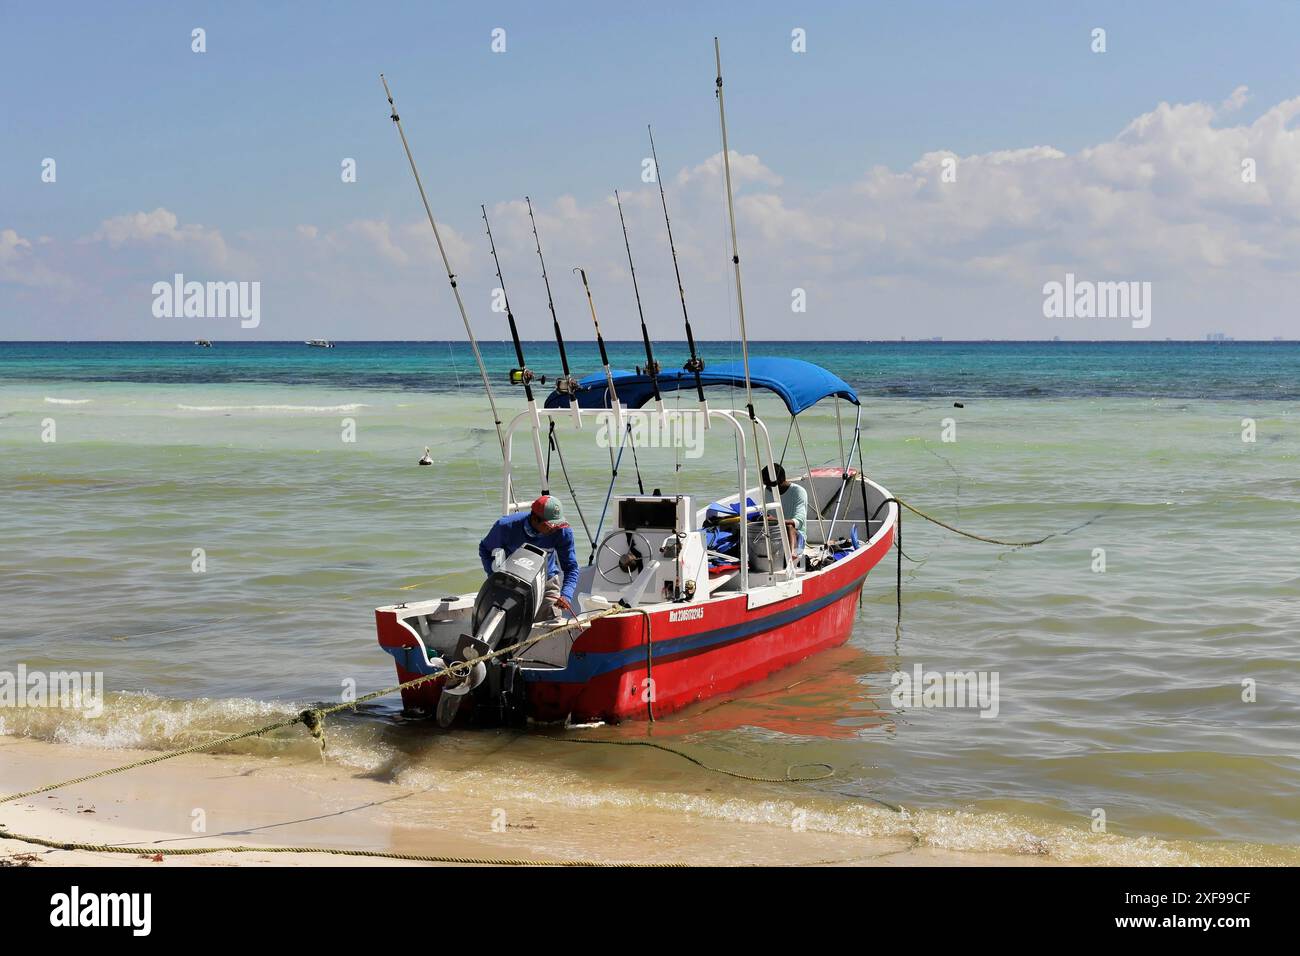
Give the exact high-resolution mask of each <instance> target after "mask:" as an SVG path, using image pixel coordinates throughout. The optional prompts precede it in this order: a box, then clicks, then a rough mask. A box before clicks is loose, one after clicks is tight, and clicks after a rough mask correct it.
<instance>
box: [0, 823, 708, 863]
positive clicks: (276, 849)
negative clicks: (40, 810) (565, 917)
mask: <svg viewBox="0 0 1300 956" xmlns="http://www.w3.org/2000/svg"><path fill="white" fill-rule="evenodd" d="M0 840H17V841H20V842H22V843H31V844H34V845H36V846H45V847H49V848H50V849H52V850H86V851H89V852H91V853H129V854H132V855H134V856H154V855H158V856H203V855H207V854H210V853H324V854H327V855H329V856H354V857H367V858H370V859H381V860H402V861H405V862H408V863H450V864H460V865H464V866H471V865H479V866H566V867H666V868H673V869H676V868H680V867H686V866H690V865H691V864H689V863H673V862H668V863H640V862H637V863H629V862H623V861H619V862H616V863H603V862H599V861H596V860H523V859H511V858H495V857H474V856H434V855H432V854H425V853H398V852H395V851H389V850H341V849H338V848H335V847H323V846H242V845H241V846H194V847H175V848H171V847H162V848H159V847H152V846H147V845H146V846H123V845H121V844H110V843H76V842H72V841H68V840H48V839H46V838H45V837H38V836H29V835H27V834H23V833H13V832H11V831H9V830H6V829H5V828H4V826H3V825H0Z"/></svg>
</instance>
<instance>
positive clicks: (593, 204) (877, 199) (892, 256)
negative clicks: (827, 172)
mask: <svg viewBox="0 0 1300 956" xmlns="http://www.w3.org/2000/svg"><path fill="white" fill-rule="evenodd" d="M1248 100H1249V93H1248V91H1247V90H1246V88H1245V87H1238V88H1237V89H1235V90H1233V91H1232V92H1231V93H1230V94H1229V95H1228V96H1227V97H1226V98H1225V99H1224V100H1222V101H1221V102H1219V103H1217V104H1211V103H1186V104H1169V103H1160V104H1158V105H1156V106H1155V107H1154V108H1152V109H1151V110H1149V111H1148V112H1146V113H1144V114H1142V115H1141V116H1138V117H1135V118H1133V119H1132V121H1131V122H1128V123H1127V124H1125V125H1124V126H1123V127H1122V128H1121V129H1120V131H1119V132H1118V133H1117V134H1116V135H1115V136H1114V137H1112V138H1110V139H1108V140H1106V141H1104V142H1100V143H1096V144H1093V145H1090V146H1087V147H1084V148H1081V149H1078V150H1076V151H1073V152H1069V153H1067V152H1065V151H1063V150H1061V149H1059V148H1056V147H1054V146H1052V145H1050V144H1048V143H1041V142H1040V143H1039V144H1036V145H1031V146H1027V147H1022V148H1005V149H990V150H987V151H985V152H981V153H976V154H972V155H966V156H959V155H957V154H956V153H953V152H951V151H948V150H943V149H936V150H933V151H930V152H926V153H923V154H921V155H920V156H918V157H917V159H916V160H915V161H914V162H912V163H911V164H910V165H908V166H906V167H905V168H902V169H889V168H886V167H883V166H881V167H875V168H871V169H866V170H864V171H863V172H862V173H861V175H859V176H858V177H856V178H855V179H854V180H853V181H851V182H848V183H841V184H837V185H835V186H833V187H829V188H827V189H825V190H824V191H822V192H820V193H808V192H806V191H802V192H801V191H799V190H797V189H795V188H793V185H794V184H792V183H789V182H787V177H783V176H782V175H781V174H780V173H778V172H777V171H776V170H773V169H771V168H770V167H768V166H767V165H765V164H764V163H763V162H762V160H761V159H760V158H759V157H758V156H755V155H752V154H742V153H737V152H733V153H732V154H731V160H732V175H733V181H734V183H735V184H736V187H737V209H736V212H737V227H738V230H739V233H740V236H739V239H740V247H741V253H742V258H743V265H744V278H745V282H746V304H747V306H749V309H748V311H749V318H750V324H751V328H752V329H753V330H754V333H753V334H754V335H755V336H756V337H762V336H765V335H766V336H779V335H782V334H783V333H788V331H789V330H790V322H791V313H790V311H789V304H790V290H791V288H793V287H796V286H798V287H806V288H807V289H808V293H809V299H810V302H811V303H813V304H814V305H815V306H816V307H817V308H819V309H820V310H821V311H816V309H811V310H810V313H809V315H808V316H807V317H806V318H801V319H800V322H801V323H802V324H804V325H805V326H809V327H815V328H816V334H817V335H818V336H819V337H827V338H833V337H836V336H846V337H854V336H858V335H888V336H890V337H893V336H896V335H897V334H899V332H898V330H897V328H896V327H895V326H894V325H892V324H891V320H890V318H889V316H890V314H891V313H890V310H891V309H893V310H895V311H896V312H905V313H906V314H907V316H908V322H907V326H908V328H909V330H910V329H912V328H915V329H916V334H923V333H925V332H926V330H927V329H928V328H930V327H931V325H930V324H928V323H938V327H937V328H935V332H945V333H947V334H966V335H970V336H974V337H977V338H978V337H983V336H986V335H987V336H1001V335H1008V334H1013V335H1016V334H1018V335H1044V334H1051V333H1052V332H1054V331H1060V330H1055V329H1053V330H1045V329H1043V328H1042V325H1041V312H1039V311H1038V307H1039V306H1040V305H1041V295H1040V292H1039V290H1041V287H1042V284H1043V283H1044V282H1045V281H1047V280H1049V279H1053V278H1059V277H1060V276H1061V275H1062V274H1063V273H1064V272H1066V271H1071V272H1074V273H1075V274H1076V275H1079V276H1081V277H1085V278H1090V279H1095V280H1105V279H1136V280H1152V281H1153V282H1155V283H1156V284H1157V293H1156V294H1157V297H1158V301H1159V302H1162V303H1163V302H1168V301H1170V300H1171V298H1181V299H1182V300H1183V301H1185V303H1186V307H1187V308H1188V309H1189V310H1191V312H1190V313H1189V314H1192V313H1194V312H1195V310H1196V309H1197V308H1200V309H1201V310H1202V311H1205V312H1206V313H1207V315H1206V316H1205V317H1204V320H1203V321H1202V320H1201V319H1191V318H1188V319H1186V320H1185V321H1186V322H1188V323H1191V322H1195V323H1196V324H1193V325H1191V326H1190V327H1189V328H1188V329H1186V330H1184V331H1192V332H1194V333H1195V332H1196V331H1197V330H1198V329H1200V328H1203V327H1207V326H1206V325H1205V323H1210V322H1212V323H1213V325H1212V326H1208V327H1215V328H1225V327H1228V324H1227V323H1226V322H1225V321H1224V319H1223V316H1222V315H1220V314H1212V313H1210V310H1211V307H1210V306H1209V305H1205V304H1202V303H1209V302H1212V301H1217V302H1222V301H1236V298H1237V296H1238V294H1239V293H1240V294H1242V295H1247V296H1254V298H1255V299H1256V300H1258V301H1260V302H1263V303H1265V304H1266V305H1267V306H1268V307H1269V308H1276V309H1277V310H1278V316H1279V318H1276V319H1275V320H1274V329H1275V331H1273V333H1272V334H1276V333H1277V332H1280V331H1282V330H1281V329H1280V328H1277V327H1276V326H1277V323H1278V322H1282V321H1289V320H1283V319H1282V318H1280V316H1281V314H1282V313H1281V311H1280V310H1281V308H1282V304H1283V303H1290V301H1291V299H1292V297H1293V290H1294V288H1295V281H1296V278H1297V277H1296V272H1297V268H1300V265H1298V264H1300V130H1297V129H1295V128H1294V127H1295V126H1296V125H1297V122H1296V121H1297V118H1300V97H1297V98H1295V99H1290V100H1285V101H1283V102H1281V103H1277V104H1275V105H1274V106H1272V107H1270V108H1268V109H1265V110H1263V111H1262V112H1261V113H1259V114H1258V115H1257V116H1256V118H1254V119H1253V120H1250V121H1246V120H1244V119H1239V117H1241V116H1242V113H1243V111H1244V109H1245V108H1246V105H1247V103H1248ZM1247 159H1250V160H1253V161H1254V163H1255V167H1256V170H1257V181H1256V182H1253V183H1251V182H1243V180H1242V163H1243V161H1244V160H1247ZM952 160H955V161H956V181H955V182H945V181H944V177H943V172H944V169H945V163H946V161H952ZM662 173H663V175H664V182H665V184H666V188H667V196H668V205H669V209H670V212H671V213H672V217H673V235H674V238H675V239H676V242H677V251H678V256H679V259H680V261H681V266H682V276H683V281H684V284H685V287H686V293H687V297H688V300H689V301H690V302H691V307H692V317H693V320H694V321H695V322H696V331H697V333H698V334H701V335H702V336H706V337H707V336H710V335H712V336H716V337H726V336H728V335H730V334H733V332H734V319H729V318H728V315H729V312H728V310H729V308H732V306H731V304H730V302H731V296H732V293H731V292H730V291H729V288H728V286H729V283H730V273H731V267H730V249H729V239H728V234H727V229H726V223H725V214H724V212H723V208H722V202H723V196H722V180H721V177H722V157H721V154H720V153H715V154H714V155H712V156H710V157H708V158H706V159H704V160H703V161H701V162H698V163H695V164H693V165H688V166H686V167H685V168H682V169H681V170H679V171H676V172H670V171H668V170H664V171H662ZM622 195H623V204H624V211H625V213H626V217H627V225H628V233H629V238H630V241H631V245H632V249H633V253H634V256H635V260H636V267H637V277H638V280H639V282H640V287H641V295H642V298H643V301H644V304H645V307H646V313H647V318H648V320H649V321H650V322H651V324H652V326H654V327H655V328H657V329H662V330H663V334H671V335H677V334H680V327H679V321H680V319H679V316H680V308H679V306H678V305H677V302H676V282H675V280H674V278H673V275H672V262H671V259H670V257H669V255H668V248H667V241H666V236H665V233H664V229H663V219H662V212H661V210H660V208H659V195H658V190H657V188H656V187H655V186H654V185H653V184H640V183H638V184H636V185H632V186H629V188H628V191H627V192H625V193H623V194H622ZM444 207H445V208H444V211H448V210H449V209H454V210H455V212H456V213H457V218H456V220H455V224H453V223H451V222H440V223H439V229H440V231H441V233H442V237H443V242H444V244H445V246H446V249H447V254H448V256H449V257H450V259H451V264H452V267H453V269H454V270H455V271H456V272H457V274H458V275H459V276H460V277H461V278H462V280H463V281H462V282H461V290H462V293H463V294H464V296H465V300H466V305H467V309H468V310H469V312H470V315H471V319H472V320H473V321H474V322H475V323H476V325H480V326H481V331H482V334H484V335H486V336H491V335H492V334H494V330H497V326H496V325H494V324H493V323H495V322H497V321H498V319H499V318H500V317H499V316H496V315H494V314H492V313H491V312H489V311H488V304H489V298H490V293H491V289H492V287H493V286H495V285H496V278H495V276H494V275H493V272H494V270H493V269H492V266H491V260H490V258H489V257H488V252H487V244H486V239H485V238H484V237H483V234H482V222H481V220H480V219H479V218H478V209H477V207H476V206H473V205H471V204H469V203H468V202H463V203H458V204H444ZM416 208H417V209H418V207H416ZM533 209H534V212H535V213H536V216H537V227H538V230H539V232H540V234H541V240H542V244H543V248H544V250H545V253H546V258H547V265H548V267H549V271H550V278H551V285H552V290H553V292H554V295H555V299H556V305H557V310H558V311H559V313H560V315H561V320H562V322H564V323H565V324H566V327H568V328H570V329H571V331H570V334H579V335H580V334H581V332H582V331H585V330H586V329H587V325H588V324H589V323H588V322H587V320H586V301H585V298H583V296H582V293H581V287H580V286H579V285H578V283H577V280H576V278H574V277H573V276H572V275H571V274H570V273H571V270H572V269H573V267H575V266H578V265H581V266H583V267H584V268H586V269H587V271H588V275H589V276H590V278H591V280H592V289H593V295H594V296H595V298H596V303H597V307H598V309H599V310H600V315H601V322H602V326H604V327H605V330H606V334H607V335H610V336H611V337H618V336H626V337H631V336H635V334H636V327H635V324H634V323H635V315H636V313H635V300H634V298H633V296H632V292H631V284H630V281H629V277H628V273H627V262H626V257H625V253H624V249H623V240H622V233H621V230H620V228H619V221H618V216H617V213H616V211H615V210H614V208H613V197H612V196H601V197H596V198H592V199H581V200H580V199H578V198H576V197H575V196H573V195H567V194H566V195H561V196H558V197H556V198H553V199H539V198H537V197H534V200H533ZM489 214H490V215H491V217H492V226H493V232H494V234H495V235H496V238H497V245H498V249H499V251H500V254H501V259H502V269H503V273H504V275H505V277H506V282H507V287H508V288H509V290H510V297H511V302H512V305H514V307H515V312H516V314H517V316H518V317H519V320H520V323H521V328H522V330H523V331H524V334H525V335H529V334H532V335H535V336H537V337H544V336H546V335H548V334H549V315H548V313H547V311H546V307H545V294H544V291H543V289H542V286H541V279H540V274H539V270H538V264H537V260H536V253H535V251H534V246H533V237H532V231H531V228H530V224H529V221H528V215H527V208H526V206H525V205H524V203H523V201H522V200H518V199H516V200H510V201H503V202H498V203H496V204H493V205H490V206H489ZM96 247H98V251H97V252H93V254H90V255H88V256H87V255H83V257H82V259H81V260H78V261H75V262H73V261H66V260H67V250H68V244H67V243H64V242H59V241H55V242H51V243H46V244H42V243H41V242H38V241H35V240H30V239H26V238H23V237H21V236H19V235H18V234H17V232H15V231H14V230H12V229H6V230H4V231H2V232H0V279H3V280H4V281H6V282H10V283H14V282H17V283H24V284H28V285H31V284H34V283H35V282H36V281H37V279H36V278H35V277H38V276H43V277H44V281H50V277H51V276H52V275H54V274H56V273H59V274H75V275H77V276H78V277H79V278H82V277H83V276H85V277H89V278H88V279H86V280H85V282H86V284H88V285H89V284H93V282H94V281H95V276H96V274H97V271H99V272H104V273H108V272H110V271H111V270H108V269H106V268H103V269H99V268H98V267H99V266H101V265H102V262H101V261H100V260H101V259H102V258H103V257H104V256H105V255H107V252H108V250H112V251H113V253H114V254H115V255H117V256H119V257H122V258H127V257H131V256H136V257H138V260H139V261H143V262H145V264H147V265H149V266H150V268H153V269H157V268H160V267H162V266H163V265H166V264H168V263H169V262H170V261H171V260H172V259H175V258H178V255H177V250H188V251H191V252H194V253H198V254H201V255H202V256H203V257H204V259H205V261H207V262H209V263H215V264H221V263H227V264H228V268H227V271H230V270H231V269H233V268H234V267H233V266H231V265H229V263H233V262H236V261H239V262H263V263H266V264H267V268H266V270H265V271H266V273H267V275H266V278H267V279H268V281H271V280H274V286H273V288H274V289H275V292H276V301H277V303H279V304H280V306H281V307H282V308H288V309H293V308H294V307H295V306H294V303H295V302H298V303H302V304H301V305H300V306H298V308H299V309H300V310H301V311H302V312H303V313H306V312H308V311H312V312H314V313H316V314H317V317H316V318H313V319H312V321H313V322H314V323H317V324H314V325H313V326H312V328H311V329H306V328H304V329H302V330H300V331H301V334H306V333H307V332H313V334H316V333H315V332H314V331H313V330H315V329H321V331H320V333H319V334H330V335H341V334H346V332H347V330H348V328H349V326H347V324H346V323H347V322H350V321H354V320H355V315H356V313H357V310H358V308H360V307H361V305H362V304H364V303H366V302H367V301H368V300H370V299H374V300H375V302H376V308H373V309H370V312H371V313H382V316H381V317H375V318H372V319H368V322H388V323H389V324H387V325H383V324H381V325H371V324H368V325H367V326H366V329H365V331H366V333H367V334H376V335H386V336H390V337H402V336H404V335H408V334H419V335H429V334H433V335H458V334H459V317H458V316H456V315H455V312H454V307H453V306H452V302H451V299H450V297H449V296H447V295H446V293H445V287H443V284H442V283H441V282H433V281H431V280H433V279H436V278H437V277H438V275H439V273H440V272H441V268H442V262H441V259H440V257H439V255H438V251H437V248H436V246H435V245H434V242H433V236H432V234H431V232H430V230H429V226H428V223H427V221H425V220H424V219H423V218H422V217H419V216H418V215H411V216H410V217H408V218H405V219H403V220H400V221H390V220H387V219H361V220H355V221H351V222H347V223H341V224H338V225H334V226H330V225H298V226H296V227H289V226H286V228H285V230H284V231H282V232H279V233H276V234H273V235H261V236H253V237H244V236H243V235H242V234H238V233H236V234H233V238H232V239H231V240H230V242H229V243H227V241H226V240H225V239H223V237H222V234H221V232H220V231H218V230H217V229H214V228H210V227H205V226H200V225H194V224H182V223H181V222H179V220H178V217H177V216H176V215H175V214H174V213H172V212H170V211H169V210H167V209H164V208H158V209H155V210H154V211H153V212H135V213H130V214H126V215H122V216H117V217H114V218H111V219H108V220H105V221H104V222H103V223H102V224H101V225H100V226H99V228H98V229H97V230H95V232H94V233H93V234H92V235H91V236H90V237H88V239H87V240H86V241H85V242H84V243H83V248H84V249H85V251H86V252H87V253H91V252H92V251H93V250H95V249H96ZM169 250H170V252H169ZM164 253H165V254H164ZM61 257H62V258H61ZM96 257H99V258H98V259H97V258H96ZM42 270H43V271H42ZM163 274H164V275H167V274H169V270H166V269H164V271H163ZM250 277H259V276H250ZM105 281H107V280H105ZM440 287H441V288H440ZM96 298H97V299H98V300H100V301H105V300H109V299H110V298H111V296H109V295H108V294H107V290H101V291H100V293H99V294H98V295H97V296H96ZM308 303H310V305H308ZM831 305H833V308H830V307H828V306H831ZM1157 308H1160V306H1157ZM328 310H336V311H337V313H338V319H337V322H336V324H335V325H334V326H333V327H332V329H328V328H322V327H321V326H320V325H319V313H321V312H322V311H328ZM1036 313H1037V314H1036ZM862 314H868V315H871V316H878V317H879V318H878V319H873V321H875V322H876V323H877V324H874V325H867V324H864V320H863V319H862V318H861V317H860V316H861V315H862ZM1287 315H1288V316H1289V315H1290V312H1288V313H1287ZM304 321H306V319H304ZM1162 321H1163V322H1173V321H1174V320H1173V317H1172V316H1170V315H1169V313H1163V314H1162V316H1161V317H1160V318H1158V319H1157V324H1156V325H1155V326H1153V328H1152V330H1151V334H1153V335H1155V334H1157V333H1158V334H1159V335H1161V336H1163V335H1166V334H1178V331H1179V330H1176V329H1174V328H1172V327H1171V326H1170V325H1168V324H1166V325H1164V327H1163V328H1162V327H1161V322H1162ZM1243 321H1245V319H1243ZM729 322H731V323H732V324H730V325H729V324H728V323H729ZM944 322H949V323H950V324H949V325H948V326H944V325H943V323H944ZM352 331H353V332H354V333H356V332H358V330H357V329H355V328H353V329H352ZM268 334H270V333H268ZM275 334H278V335H280V336H281V337H294V335H295V334H299V333H298V332H291V331H289V330H288V329H284V328H283V327H281V328H279V329H276V330H275ZM1242 334H1249V330H1242Z"/></svg>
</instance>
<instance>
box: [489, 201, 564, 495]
mask: <svg viewBox="0 0 1300 956" xmlns="http://www.w3.org/2000/svg"><path fill="white" fill-rule="evenodd" d="M479 209H481V210H483V225H484V226H485V227H486V228H487V237H488V246H489V247H490V248H491V249H492V262H493V264H494V265H495V266H496V268H497V282H499V283H501V298H502V299H503V300H504V303H505V307H506V321H508V322H509V323H510V338H511V339H513V340H514V343H515V359H516V360H517V361H518V362H519V367H518V368H513V369H511V370H510V383H511V384H512V385H522V386H523V388H524V398H525V399H527V401H528V411H529V412H531V413H532V417H533V451H534V453H535V454H536V455H537V473H538V474H539V475H540V476H541V479H542V494H544V495H549V494H550V493H551V491H550V489H549V488H548V487H547V485H549V484H550V475H549V474H548V472H547V469H546V463H545V459H544V458H543V456H542V419H541V416H540V415H538V413H537V399H536V398H534V397H533V373H532V370H531V369H529V367H528V364H527V363H526V362H525V361H524V346H523V343H522V342H520V341H519V328H518V326H517V325H516V324H515V314H514V312H512V311H511V309H510V296H509V295H507V294H506V280H505V278H504V277H502V275H501V260H500V259H499V258H497V244H496V240H494V239H493V238H492V224H491V223H490V222H488V216H487V206H485V205H483V204H482V203H480V204H479ZM541 383H542V384H543V385H545V384H546V376H544V375H543V376H542V378H541Z"/></svg>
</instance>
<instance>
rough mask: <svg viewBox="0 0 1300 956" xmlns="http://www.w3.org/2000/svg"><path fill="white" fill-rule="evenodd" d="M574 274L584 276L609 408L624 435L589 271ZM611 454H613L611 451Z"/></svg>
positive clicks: (615, 423) (615, 424)
mask: <svg viewBox="0 0 1300 956" xmlns="http://www.w3.org/2000/svg"><path fill="white" fill-rule="evenodd" d="M573 271H574V272H576V273H578V275H580V276H582V288H583V289H584V290H585V291H586V293H587V308H589V309H591V324H592V325H594V326H595V327H596V344H597V345H598V346H600V362H601V364H602V365H603V366H604V367H605V385H606V387H607V388H608V389H609V407H610V408H611V409H612V410H613V412H614V426H615V431H616V432H617V433H618V434H619V435H622V434H623V410H622V406H620V405H619V403H618V390H617V389H615V388H614V372H613V370H612V369H611V368H610V367H609V353H608V352H607V351H606V350H605V337H604V336H603V335H601V334H600V320H599V319H597V318H596V303H595V302H594V301H592V298H591V286H590V285H588V284H587V270H586V269H583V268H582V267H580V266H579V267H575V268H574V270H573ZM610 454H613V450H612V449H611V451H610Z"/></svg>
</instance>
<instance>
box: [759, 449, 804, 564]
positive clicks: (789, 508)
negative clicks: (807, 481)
mask: <svg viewBox="0 0 1300 956" xmlns="http://www.w3.org/2000/svg"><path fill="white" fill-rule="evenodd" d="M775 471H776V477H775V479H773V477H772V475H771V474H770V473H769V472H768V470H767V469H766V468H764V469H763V484H764V485H766V486H767V487H768V488H776V489H777V490H778V491H780V492H781V510H782V511H783V512H785V530H786V534H787V535H788V536H789V540H790V554H791V555H792V556H794V557H798V555H799V554H800V553H802V551H803V544H804V527H805V526H806V525H807V523H808V492H807V490H806V489H805V488H804V487H803V485H796V484H795V483H794V482H792V481H791V480H790V479H789V478H787V477H786V476H785V467H784V466H783V465H780V464H778V465H776V466H775Z"/></svg>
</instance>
